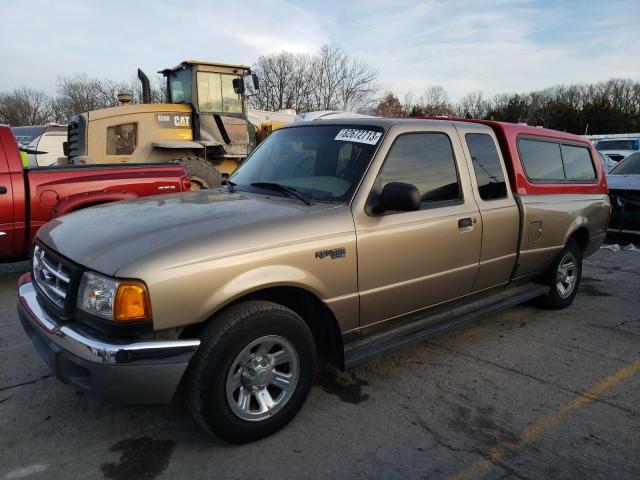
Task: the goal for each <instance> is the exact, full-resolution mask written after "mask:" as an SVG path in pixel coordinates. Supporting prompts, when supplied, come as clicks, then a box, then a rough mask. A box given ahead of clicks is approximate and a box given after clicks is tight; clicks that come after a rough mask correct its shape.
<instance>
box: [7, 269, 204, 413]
mask: <svg viewBox="0 0 640 480" xmlns="http://www.w3.org/2000/svg"><path fill="white" fill-rule="evenodd" d="M18 285H19V296H20V301H19V303H18V314H19V316H20V321H21V323H22V326H23V327H24V329H25V331H26V332H27V334H28V335H29V337H30V338H31V341H32V342H33V344H34V346H35V347H36V349H37V350H38V353H40V356H42V358H43V360H44V361H45V362H46V363H47V365H49V367H50V368H51V370H52V371H53V373H55V375H56V376H57V377H58V378H59V379H60V380H61V381H63V382H65V383H68V384H71V385H74V386H75V387H77V388H79V389H80V390H82V391H84V392H87V393H89V394H91V395H94V396H97V397H100V398H104V399H107V400H110V401H113V402H117V403H129V404H162V403H168V402H169V401H170V400H171V398H172V396H173V394H174V393H175V390H176V388H177V386H178V384H179V383H180V379H181V378H182V376H183V375H184V372H185V370H186V368H187V366H188V364H189V361H190V360H191V357H192V356H193V354H194V353H195V351H196V349H197V348H198V346H199V345H200V340H148V341H147V340H145V341H134V342H127V341H126V340H124V339H115V338H111V337H110V338H108V339H107V338H102V337H99V336H98V334H93V333H88V332H87V331H85V330H83V329H82V328H81V327H79V326H77V325H72V324H63V323H59V322H58V321H56V319H55V318H54V317H53V316H51V315H50V314H49V313H47V312H46V311H45V310H43V309H42V307H41V306H40V304H39V303H38V299H37V298H36V291H35V289H34V287H33V284H32V283H31V274H29V273H27V274H25V275H23V276H22V277H21V278H20V280H19V282H18Z"/></svg>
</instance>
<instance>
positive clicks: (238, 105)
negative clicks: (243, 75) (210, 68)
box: [197, 72, 242, 113]
mask: <svg viewBox="0 0 640 480" xmlns="http://www.w3.org/2000/svg"><path fill="white" fill-rule="evenodd" d="M234 78H237V76H236V75H223V74H220V73H211V72H198V73H197V79H198V109H199V110H200V111H201V112H217V113H224V112H229V113H242V98H241V97H240V95H238V94H237V93H235V92H234V91H233V84H232V82H233V79H234Z"/></svg>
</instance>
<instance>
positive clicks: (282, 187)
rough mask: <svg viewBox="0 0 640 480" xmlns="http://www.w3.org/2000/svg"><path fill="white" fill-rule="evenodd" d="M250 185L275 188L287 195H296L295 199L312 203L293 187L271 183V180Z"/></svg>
mask: <svg viewBox="0 0 640 480" xmlns="http://www.w3.org/2000/svg"><path fill="white" fill-rule="evenodd" d="M251 186H252V187H256V188H264V189H265V190H275V191H276V192H282V193H285V194H289V196H292V197H296V198H297V199H299V200H302V201H303V202H304V203H305V204H307V205H313V203H312V202H311V200H309V199H308V198H307V197H305V196H304V195H303V194H301V193H300V192H298V191H297V190H296V189H295V188H293V187H289V186H287V185H282V184H280V183H273V182H254V183H252V184H251Z"/></svg>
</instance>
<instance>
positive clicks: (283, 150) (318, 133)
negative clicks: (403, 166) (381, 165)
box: [230, 125, 383, 202]
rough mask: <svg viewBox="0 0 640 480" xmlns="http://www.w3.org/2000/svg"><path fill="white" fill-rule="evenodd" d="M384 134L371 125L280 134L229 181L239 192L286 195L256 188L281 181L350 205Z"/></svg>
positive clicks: (308, 193) (305, 192) (288, 130)
mask: <svg viewBox="0 0 640 480" xmlns="http://www.w3.org/2000/svg"><path fill="white" fill-rule="evenodd" d="M382 135H383V130H382V128H380V127H369V126H357V127H355V126H354V127H345V126H334V125H327V126H324V125H323V126H318V125H314V126H303V127H294V128H283V129H280V130H276V131H275V132H274V133H272V134H271V135H270V136H269V137H268V138H267V139H266V140H265V141H264V142H263V143H262V144H261V145H260V146H259V147H258V148H257V149H256V150H255V151H254V152H253V153H252V154H251V155H250V156H249V157H248V158H247V160H246V161H245V162H244V163H243V164H242V166H240V168H238V170H237V171H236V172H235V173H234V174H233V175H232V176H231V178H230V180H231V181H232V182H233V183H234V185H235V187H236V188H238V189H240V190H247V191H252V192H257V193H268V194H269V195H273V194H274V193H275V194H281V195H283V196H284V195H285V194H284V193H278V192H275V191H274V190H266V189H261V188H259V187H256V186H255V184H258V183H277V184H279V185H283V186H286V187H290V188H293V189H295V190H296V191H297V192H299V193H301V194H303V195H305V196H306V197H307V198H308V199H310V200H314V201H328V202H346V201H347V200H348V199H349V198H350V196H351V194H352V193H353V191H354V189H355V187H356V185H357V184H358V181H359V180H360V177H361V176H362V174H363V172H364V171H365V169H366V167H367V165H368V164H369V161H370V160H371V157H372V156H373V153H374V151H375V149H376V147H377V145H378V144H379V143H380V141H381V138H382ZM252 184H254V185H253V186H252Z"/></svg>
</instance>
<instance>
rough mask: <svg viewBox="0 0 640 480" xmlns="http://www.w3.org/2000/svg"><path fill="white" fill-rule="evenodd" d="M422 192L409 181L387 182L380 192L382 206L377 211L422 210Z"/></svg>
mask: <svg viewBox="0 0 640 480" xmlns="http://www.w3.org/2000/svg"><path fill="white" fill-rule="evenodd" d="M421 204H422V202H421V200H420V192H419V191H418V189H417V188H416V187H415V186H414V185H411V184H409V183H403V182H391V183H387V184H386V185H385V186H384V188H383V189H382V193H381V194H380V206H379V208H378V212H377V213H384V212H387V211H395V212H413V211H415V210H420V205H421Z"/></svg>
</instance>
